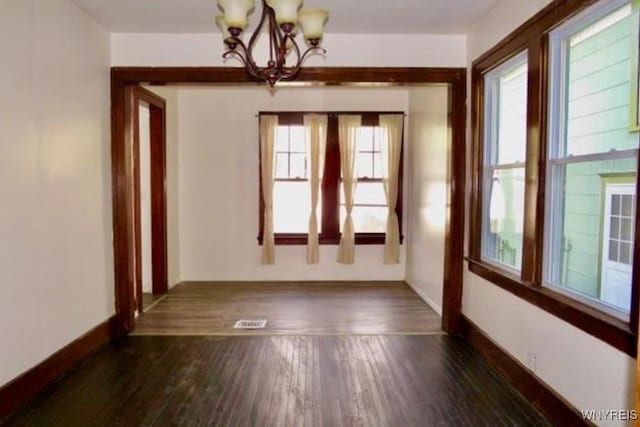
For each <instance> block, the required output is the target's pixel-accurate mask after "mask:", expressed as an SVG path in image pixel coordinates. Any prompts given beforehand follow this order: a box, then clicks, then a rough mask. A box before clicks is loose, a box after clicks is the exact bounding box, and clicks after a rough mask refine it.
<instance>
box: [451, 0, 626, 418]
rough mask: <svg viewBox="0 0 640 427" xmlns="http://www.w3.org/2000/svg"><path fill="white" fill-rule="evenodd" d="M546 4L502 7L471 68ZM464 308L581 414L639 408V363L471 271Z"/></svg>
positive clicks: (476, 36) (473, 40)
mask: <svg viewBox="0 0 640 427" xmlns="http://www.w3.org/2000/svg"><path fill="white" fill-rule="evenodd" d="M546 3H548V1H545V0H539V1H534V0H526V1H525V0H521V1H513V0H502V1H501V2H500V3H498V4H497V5H496V6H495V7H494V8H493V9H492V10H491V11H490V12H489V13H488V14H487V15H486V16H485V17H484V18H483V19H482V20H481V21H480V22H478V25H477V26H476V27H475V28H474V29H473V30H472V31H471V33H470V34H469V35H468V36H469V63H471V61H473V60H474V59H475V58H477V57H478V56H479V55H481V54H482V53H483V52H484V51H485V50H487V49H489V48H491V47H492V46H493V45H494V44H496V43H497V42H498V41H499V40H500V39H501V38H502V37H504V36H506V35H507V34H508V33H509V32H510V31H512V30H514V29H515V28H516V27H517V26H518V25H520V24H521V23H523V22H524V21H525V20H526V19H528V18H529V17H530V16H532V15H533V14H535V13H536V12H537V11H538V10H539V9H541V8H542V7H543V6H544V5H545V4H546ZM467 188H469V186H467ZM467 218H468V215H467ZM462 305H463V306H462V310H463V313H464V314H465V315H466V316H467V317H469V318H470V319H471V320H472V321H473V322H475V323H476V324H477V325H478V326H480V328H482V329H483V330H484V331H485V333H487V334H488V335H489V336H490V337H491V338H492V339H493V340H494V341H495V342H496V343H497V344H498V345H500V346H501V347H502V348H504V349H505V350H506V351H507V352H509V353H510V354H511V355H513V356H514V357H515V358H516V359H517V360H519V361H520V362H521V363H523V364H525V365H527V360H528V355H529V353H535V355H536V375H537V376H538V377H539V378H540V379H542V380H543V381H544V382H545V383H547V384H549V385H550V386H551V387H552V388H554V389H555V390H556V391H557V392H559V393H560V394H561V395H562V396H564V397H565V398H566V399H567V400H568V401H569V402H570V403H572V404H573V405H574V406H575V407H577V408H578V409H585V410H586V409H630V408H633V400H632V399H633V381H634V375H633V373H634V369H635V360H634V359H632V358H630V357H628V356H627V355H626V354H624V353H622V352H620V351H618V350H616V349H615V348H613V347H611V346H609V345H608V344H605V343H604V342H602V341H600V340H598V339H596V338H593V337H592V336H591V335H589V334H586V333H585V332H583V331H581V330H579V329H577V328H575V327H574V326H572V325H570V324H568V323H566V322H564V321H562V320H560V319H558V318H556V317H554V316H552V315H550V314H548V313H547V312H545V311H543V310H541V309H539V308H537V307H535V306H533V305H531V304H529V303H527V302H525V301H524V300H522V299H520V298H517V297H515V296H514V295H512V294H511V293H509V292H506V291H504V290H502V289H501V288H498V287H497V286H495V285H493V284H491V283H488V282H487V281H485V280H483V279H481V278H480V277H478V276H476V275H474V274H473V273H471V272H469V271H468V270H467V271H465V275H464V292H463V302H462ZM603 425H604V424H603ZM608 425H623V423H622V422H618V423H616V422H611V423H610V424H608Z"/></svg>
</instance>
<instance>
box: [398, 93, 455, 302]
mask: <svg viewBox="0 0 640 427" xmlns="http://www.w3.org/2000/svg"><path fill="white" fill-rule="evenodd" d="M447 99H448V89H447V86H444V85H434V86H429V87H423V88H412V89H411V90H410V91H409V123H410V126H409V146H408V148H409V150H408V151H409V153H408V158H409V163H408V168H407V169H406V170H407V174H408V179H409V189H408V193H407V194H408V199H409V201H408V221H409V225H408V232H407V263H406V264H407V266H406V270H407V271H406V281H407V283H408V284H409V285H410V286H411V287H412V288H413V289H414V290H415V291H416V292H417V293H418V294H419V295H420V296H421V297H422V298H423V299H424V300H425V301H426V302H427V303H428V304H429V305H430V306H431V307H432V308H433V309H434V310H435V311H436V312H437V313H438V314H442V285H443V279H444V238H445V215H446V210H447V163H448V153H447V148H448V140H449V131H448V119H447V104H448V101H447Z"/></svg>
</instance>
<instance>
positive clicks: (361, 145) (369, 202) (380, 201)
mask: <svg viewBox="0 0 640 427" xmlns="http://www.w3.org/2000/svg"><path fill="white" fill-rule="evenodd" d="M385 140H386V134H385V132H384V129H382V128H380V127H374V126H363V127H361V128H360V129H359V131H358V134H357V136H356V151H357V153H356V170H357V174H358V184H357V185H356V191H355V194H354V196H353V198H354V203H353V213H352V217H353V223H354V227H355V230H356V232H360V233H384V232H385V230H386V228H387V212H388V210H387V201H386V197H385V194H384V184H383V181H382V180H383V177H384V173H385V172H384V171H385V170H386V165H387V158H386V155H385V153H384V152H383V150H382V143H383V141H385ZM345 216H346V208H345V205H344V195H343V193H342V185H341V186H340V231H342V226H343V225H344V219H345Z"/></svg>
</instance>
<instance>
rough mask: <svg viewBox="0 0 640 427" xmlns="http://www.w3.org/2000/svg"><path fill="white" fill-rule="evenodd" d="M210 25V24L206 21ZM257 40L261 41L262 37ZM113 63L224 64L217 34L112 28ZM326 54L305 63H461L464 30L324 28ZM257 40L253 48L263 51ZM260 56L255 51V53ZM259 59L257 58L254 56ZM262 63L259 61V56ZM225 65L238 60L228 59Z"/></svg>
mask: <svg viewBox="0 0 640 427" xmlns="http://www.w3.org/2000/svg"><path fill="white" fill-rule="evenodd" d="M212 25H213V24H212ZM261 42H265V43H266V39H265V40H261ZM111 45H112V50H111V64H112V65H114V66H116V65H117V66H218V65H224V62H223V60H222V53H223V52H224V49H223V48H224V46H223V43H222V36H221V35H220V34H217V33H211V34H122V33H119V34H113V35H112V36H111ZM323 46H324V47H325V48H326V49H327V56H326V59H323V58H322V57H310V58H309V59H308V61H307V62H306V63H305V65H308V66H327V67H329V66H360V67H363V66H370V67H381V66H405V67H464V66H465V65H466V56H465V52H466V38H465V36H464V35H433V34H418V35H416V34H395V35H393V34H391V35H389V34H387V35H378V34H348V35H342V34H327V35H326V37H325V39H324V41H323ZM267 51H268V49H266V45H261V44H260V43H258V45H257V46H256V52H258V53H260V52H267ZM258 58H260V56H258ZM259 62H260V61H259ZM260 63H262V62H260ZM227 65H229V66H239V65H240V63H239V62H237V61H235V60H234V61H229V62H228V63H227Z"/></svg>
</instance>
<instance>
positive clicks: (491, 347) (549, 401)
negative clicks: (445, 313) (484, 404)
mask: <svg viewBox="0 0 640 427" xmlns="http://www.w3.org/2000/svg"><path fill="white" fill-rule="evenodd" d="M460 335H461V336H462V337H463V338H464V339H465V340H466V341H467V342H468V343H469V344H471V346H472V347H474V348H475V349H476V350H477V351H478V352H480V353H481V354H482V355H483V356H484V357H485V359H487V360H488V362H489V363H490V364H491V365H492V366H493V367H494V368H495V369H496V370H497V371H498V372H500V373H501V374H502V375H505V376H506V377H507V378H508V379H509V381H510V382H511V383H512V384H513V385H514V386H515V387H516V388H517V389H518V391H519V392H520V393H521V394H522V395H523V396H524V397H525V398H526V399H528V400H529V401H530V402H531V403H532V404H533V405H534V406H535V407H536V408H538V410H539V411H540V412H542V413H543V414H544V415H545V416H546V417H547V419H549V421H551V423H553V424H554V425H562V426H567V427H568V426H594V424H592V423H590V422H588V421H587V420H585V419H584V418H583V417H582V415H581V414H580V411H578V410H577V409H576V408H575V407H573V405H571V404H570V403H569V402H567V401H566V400H565V399H564V398H563V397H562V396H560V395H559V394H558V393H556V392H555V391H554V390H553V389H551V387H549V386H548V385H547V384H545V383H544V382H543V381H541V380H540V379H539V378H537V377H536V376H535V375H533V374H532V373H531V371H529V370H528V369H527V368H526V367H525V366H524V365H522V364H521V363H520V362H519V361H518V360H516V359H515V358H513V357H512V356H511V355H509V354H508V353H507V352H505V351H504V350H503V349H502V348H501V347H500V346H498V344H496V343H495V342H494V341H493V340H492V339H491V338H489V336H487V335H486V334H485V333H484V332H483V331H482V330H481V329H480V328H479V327H478V325H476V324H475V323H473V322H472V321H471V320H469V318H467V317H466V316H464V315H462V316H461V322H460Z"/></svg>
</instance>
